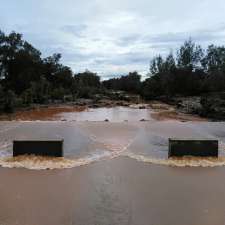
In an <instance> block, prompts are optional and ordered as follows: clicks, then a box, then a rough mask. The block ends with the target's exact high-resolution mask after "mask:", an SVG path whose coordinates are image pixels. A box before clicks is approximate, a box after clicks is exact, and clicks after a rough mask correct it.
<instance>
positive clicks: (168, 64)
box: [0, 31, 225, 111]
mask: <svg viewBox="0 0 225 225" xmlns="http://www.w3.org/2000/svg"><path fill="white" fill-rule="evenodd" d="M60 59H61V54H58V53H56V54H53V55H52V56H49V57H46V58H42V57H41V52H40V51H39V50H38V49H36V48H35V47H34V46H32V45H31V44H30V43H28V42H27V41H25V40H23V37H22V35H21V34H19V33H16V32H11V33H10V34H8V35H6V34H5V33H3V32H2V31H0V111H12V110H13V108H14V107H17V106H26V105H30V104H32V103H38V104H44V103H49V102H54V101H57V100H60V101H74V100H75V99H76V98H92V97H93V96H94V95H95V94H99V93H100V94H101V93H102V94H105V93H106V92H107V91H108V90H122V91H126V92H128V93H134V94H140V95H141V96H142V97H143V98H144V99H156V98H160V97H161V96H166V97H168V98H170V97H173V96H177V95H179V96H192V95H202V94H204V93H209V92H222V91H225V47H224V46H215V45H210V46H208V47H207V49H203V48H202V47H201V46H200V45H197V44H195V43H194V42H193V41H192V40H191V39H189V40H187V41H185V42H184V44H183V45H182V46H181V47H180V48H179V49H178V50H177V52H176V54H175V55H174V54H173V53H170V54H168V55H167V56H166V57H162V56H161V55H158V56H156V57H154V58H153V59H152V60H151V62H150V68H149V77H148V78H147V79H146V80H144V81H141V76H140V75H139V74H138V73H137V72H130V73H129V74H128V75H126V76H121V77H120V78H113V79H109V80H106V81H102V82H101V80H100V77H99V76H98V75H97V74H96V73H93V72H91V71H88V70H87V71H85V72H83V73H77V74H74V73H73V72H72V70H71V68H69V67H68V66H64V65H63V64H61V63H60Z"/></svg>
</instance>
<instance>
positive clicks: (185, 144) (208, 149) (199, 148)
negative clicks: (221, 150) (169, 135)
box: [168, 139, 218, 157]
mask: <svg viewBox="0 0 225 225" xmlns="http://www.w3.org/2000/svg"><path fill="white" fill-rule="evenodd" d="M182 156H199V157H218V140H191V139H190V140H180V139H169V152H168V157H182Z"/></svg>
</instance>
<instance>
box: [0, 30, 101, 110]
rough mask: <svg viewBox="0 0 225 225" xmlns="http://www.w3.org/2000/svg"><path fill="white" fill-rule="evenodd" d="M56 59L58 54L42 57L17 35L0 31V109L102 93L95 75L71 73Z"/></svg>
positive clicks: (90, 73)
mask: <svg viewBox="0 0 225 225" xmlns="http://www.w3.org/2000/svg"><path fill="white" fill-rule="evenodd" d="M60 59H61V54H58V53H57V54H53V55H52V56H49V57H46V58H42V57H41V52H40V51H39V50H37V49H36V48H34V47H33V46H32V45H31V44H30V43H28V42H27V41H25V40H23V38H22V35H21V34H18V33H16V32H11V33H10V34H9V35H6V34H4V33H3V32H1V31H0V110H1V111H12V109H13V108H14V107H15V106H26V105H29V104H31V103H39V104H43V103H49V102H51V101H57V100H60V101H62V100H65V98H68V99H67V100H70V101H72V100H74V99H75V98H78V97H82V98H90V97H91V96H93V95H94V94H95V93H99V92H100V91H102V89H101V82H100V77H99V76H98V75H97V74H96V73H93V72H90V71H85V72H83V73H78V74H73V72H72V70H71V69H70V68H69V67H67V66H64V65H62V64H61V63H60ZM66 96H67V97H66Z"/></svg>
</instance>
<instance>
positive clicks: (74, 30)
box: [61, 24, 87, 37]
mask: <svg viewBox="0 0 225 225" xmlns="http://www.w3.org/2000/svg"><path fill="white" fill-rule="evenodd" d="M85 29H87V25H85V24H77V25H65V26H63V27H61V30H62V31H64V32H67V33H70V34H73V35H74V36H76V37H84V36H83V35H82V32H83V31H85Z"/></svg>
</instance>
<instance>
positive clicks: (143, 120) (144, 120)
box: [140, 119, 149, 122]
mask: <svg viewBox="0 0 225 225" xmlns="http://www.w3.org/2000/svg"><path fill="white" fill-rule="evenodd" d="M147 121H149V120H146V119H141V120H140V122H147Z"/></svg>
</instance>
